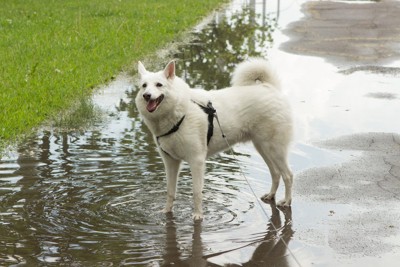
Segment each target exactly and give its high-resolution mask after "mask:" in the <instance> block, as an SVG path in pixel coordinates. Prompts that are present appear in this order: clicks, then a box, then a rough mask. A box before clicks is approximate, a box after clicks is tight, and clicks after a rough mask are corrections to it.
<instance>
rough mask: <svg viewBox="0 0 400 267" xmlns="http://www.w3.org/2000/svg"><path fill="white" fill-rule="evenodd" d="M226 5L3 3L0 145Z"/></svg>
mask: <svg viewBox="0 0 400 267" xmlns="http://www.w3.org/2000/svg"><path fill="white" fill-rule="evenodd" d="M221 2H226V1H225V0H206V1H204V0H201V1H200V0H198V1H194V0H164V1H160V0H157V1H156V0H96V1H94V0H92V1H90V0H12V1H10V0H0V142H1V141H7V140H14V139H15V138H16V137H18V136H20V135H22V134H26V133H28V132H29V131H30V130H31V129H32V128H34V127H36V126H38V125H40V123H42V122H43V121H44V120H48V119H51V118H54V117H56V116H57V114H59V113H60V112H61V111H62V110H65V109H68V107H70V106H71V105H72V104H73V103H75V102H77V101H78V102H79V99H82V98H85V97H87V96H88V95H90V94H91V93H92V89H93V88H94V87H95V86H97V85H100V84H103V83H105V82H107V81H109V80H110V79H112V77H114V76H115V75H116V74H118V73H119V72H120V71H122V70H124V69H125V70H126V69H127V68H129V66H132V63H133V62H136V61H137V60H138V59H143V57H145V56H147V55H150V54H151V53H153V52H155V51H156V50H157V49H160V48H162V47H163V46H165V45H166V44H167V43H168V42H171V41H172V40H173V39H174V38H176V37H177V35H179V34H180V33H182V32H184V31H185V30H188V29H189V28H190V27H192V26H194V25H195V24H196V23H197V22H199V20H200V19H201V18H202V17H204V16H205V15H207V14H208V13H209V12H210V11H211V10H212V9H214V8H215V7H216V6H218V5H219V3H221Z"/></svg>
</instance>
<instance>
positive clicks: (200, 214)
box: [193, 212, 203, 221]
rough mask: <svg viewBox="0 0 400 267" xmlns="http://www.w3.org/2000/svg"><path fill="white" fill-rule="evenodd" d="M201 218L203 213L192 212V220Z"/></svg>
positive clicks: (200, 219)
mask: <svg viewBox="0 0 400 267" xmlns="http://www.w3.org/2000/svg"><path fill="white" fill-rule="evenodd" d="M202 220H203V213H200V212H195V213H193V221H202Z"/></svg>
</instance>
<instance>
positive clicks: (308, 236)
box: [280, 1, 400, 266]
mask: <svg viewBox="0 0 400 267" xmlns="http://www.w3.org/2000/svg"><path fill="white" fill-rule="evenodd" d="M301 10H302V12H303V13H304V17H303V18H302V19H300V20H297V21H294V22H291V23H289V24H288V25H287V27H285V28H284V29H283V33H284V34H285V35H287V36H288V37H289V39H288V41H286V42H284V43H282V45H281V46H280V49H281V50H283V51H285V53H290V54H295V55H306V56H313V57H316V58H322V59H323V60H324V61H325V63H326V66H327V65H329V66H331V67H332V66H333V68H334V69H335V71H334V72H336V74H335V75H332V76H328V75H325V73H329V72H324V71H320V72H318V70H317V69H318V68H314V69H313V67H310V69H309V70H308V72H309V73H308V74H307V73H306V72H304V75H308V76H309V77H310V78H309V79H310V80H312V79H313V77H312V76H313V75H312V73H313V72H317V73H316V74H314V75H318V79H316V83H318V84H319V88H320V90H319V91H317V90H315V91H313V92H311V91H312V90H310V89H307V90H305V92H304V94H305V96H303V98H304V100H302V101H300V100H301V97H297V100H298V101H297V102H303V106H301V104H299V103H295V108H294V109H295V112H297V114H296V116H297V117H298V120H303V121H305V120H308V123H307V125H308V127H309V128H308V129H307V131H306V130H304V132H307V134H306V136H307V138H305V139H307V140H308V142H309V143H310V144H312V146H315V147H317V148H319V149H322V150H328V151H336V152H337V153H342V152H344V151H347V152H349V153H352V154H351V156H350V157H349V158H347V159H346V160H343V161H342V162H336V163H332V164H329V163H328V164H325V166H317V165H318V164H315V166H313V167H311V168H307V169H305V170H301V171H299V172H298V174H297V176H296V180H295V181H296V183H295V192H296V194H297V197H298V198H300V199H303V200H304V201H305V202H313V203H319V204H322V205H326V207H329V208H327V209H328V210H329V212H327V214H328V215H327V217H326V218H328V216H329V219H326V218H325V219H320V218H318V220H317V221H316V222H315V224H314V226H315V229H308V230H306V228H305V227H304V228H303V227H299V230H298V231H297V232H296V236H302V238H304V239H305V240H306V243H308V244H312V245H315V246H317V247H324V248H325V249H326V251H327V252H326V253H325V254H323V255H320V256H321V257H326V260H321V261H318V260H316V258H317V257H318V256H315V255H314V256H311V257H310V258H311V259H310V261H309V262H308V263H305V265H306V266H308V265H310V266H398V264H399V262H400V223H399V222H400V205H399V202H400V135H399V132H400V131H399V130H400V123H399V122H398V118H397V117H398V114H400V86H399V85H400V83H399V80H400V79H399V77H400V75H399V74H400V62H399V59H400V1H380V2H373V1H337V2H335V1H307V2H305V3H304V4H302V7H301ZM298 61H299V62H306V61H305V60H300V59H299V60H298ZM309 66H311V65H309ZM320 66H322V64H320ZM310 73H311V74H310ZM324 75H325V76H324ZM340 75H341V76H340ZM292 76H293V75H292ZM288 77H289V75H288ZM339 79H340V81H338V80H339ZM309 84H311V85H310V86H313V85H312V81H311V82H310V83H309ZM317 86H318V85H316V86H315V87H317ZM327 88H328V89H327ZM321 91H325V93H324V95H323V96H322V97H321V95H322V94H321ZM316 92H318V93H316ZM311 106H313V107H312V108H311ZM315 106H323V107H322V108H316V107H315ZM308 109H311V110H308ZM300 113H301V114H300ZM304 113H308V116H305V115H304ZM310 121H311V122H310ZM310 125H311V126H310ZM321 125H322V126H321ZM299 128H304V127H299ZM322 128H323V129H322ZM321 129H322V130H321ZM300 131H302V129H300ZM318 131H319V133H318V134H317V133H315V132H318ZM300 135H301V134H300ZM311 157H313V155H311ZM314 161H317V160H316V159H314ZM328 161H329V160H328ZM317 212H318V211H314V213H317ZM306 213H307V214H308V215H310V216H312V215H311V214H312V213H311V212H310V213H308V212H306ZM312 245H311V246H312ZM301 260H302V262H303V263H304V262H307V260H306V259H305V258H302V259H301Z"/></svg>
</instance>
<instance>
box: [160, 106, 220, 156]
mask: <svg viewBox="0 0 400 267" xmlns="http://www.w3.org/2000/svg"><path fill="white" fill-rule="evenodd" d="M192 102H193V103H195V104H196V105H198V106H199V107H200V108H201V109H202V110H203V111H204V113H206V114H207V115H208V116H207V117H208V130H207V145H208V144H209V143H210V140H211V137H212V136H213V133H214V116H215V115H214V114H215V112H216V110H215V108H214V107H213V106H212V103H211V101H208V103H207V106H204V105H201V104H199V103H197V102H195V101H193V100H192ZM184 119H185V115H183V117H182V118H181V119H180V120H179V121H178V123H177V124H175V125H174V126H173V127H172V128H171V130H169V131H168V132H166V133H165V134H162V135H159V136H157V137H156V138H157V143H158V146H159V147H160V149H161V150H162V151H163V152H164V153H165V154H167V155H169V154H168V153H167V152H166V151H165V150H163V149H162V148H161V146H160V141H159V139H160V138H161V137H164V136H168V135H170V134H173V133H175V132H176V131H178V130H179V127H180V126H181V124H182V122H183V120H184Z"/></svg>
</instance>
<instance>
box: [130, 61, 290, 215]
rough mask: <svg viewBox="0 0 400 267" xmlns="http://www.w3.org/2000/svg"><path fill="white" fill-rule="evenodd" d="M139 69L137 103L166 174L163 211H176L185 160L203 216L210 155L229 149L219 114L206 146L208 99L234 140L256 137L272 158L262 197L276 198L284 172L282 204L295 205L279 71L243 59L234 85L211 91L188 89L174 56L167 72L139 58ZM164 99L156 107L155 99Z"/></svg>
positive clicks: (231, 141) (258, 145) (287, 114)
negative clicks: (269, 182)
mask: <svg viewBox="0 0 400 267" xmlns="http://www.w3.org/2000/svg"><path fill="white" fill-rule="evenodd" d="M138 70H139V76H140V84H139V86H140V90H139V92H138V94H137V96H136V99H135V101H136V106H137V108H138V110H139V112H140V114H141V116H142V118H143V120H144V122H145V124H146V125H147V126H148V128H149V129H150V131H151V133H152V134H153V136H154V139H155V141H156V143H157V146H158V147H159V153H160V155H161V157H162V159H163V162H164V165H165V170H166V175H167V203H166V206H165V209H164V210H163V211H164V212H171V211H172V206H173V201H174V199H175V194H176V186H177V178H178V174H179V170H180V165H181V161H182V160H183V161H186V162H187V163H188V164H189V166H190V170H191V173H192V178H193V199H194V214H193V218H194V219H195V220H199V219H202V218H203V210H202V190H203V182H204V172H205V162H206V159H207V157H209V156H211V155H213V154H215V153H217V152H220V151H223V150H225V149H227V148H228V147H227V143H226V141H225V140H224V139H223V137H222V136H221V134H220V129H219V128H218V125H217V123H216V120H215V119H214V135H213V136H212V138H211V140H210V143H209V144H208V145H207V131H208V120H207V115H206V114H205V112H204V111H203V110H202V109H201V108H200V107H199V106H198V105H197V104H196V103H200V104H202V105H204V106H206V105H207V103H208V101H211V102H212V105H213V107H214V108H215V109H216V110H217V114H218V117H219V120H220V123H221V127H222V129H223V131H224V133H225V135H226V138H227V140H228V142H229V144H231V145H233V144H235V143H238V142H245V141H252V142H253V144H254V146H255V148H256V149H257V151H258V152H259V153H260V154H261V156H262V157H263V159H264V161H265V162H266V163H267V165H268V167H269V170H270V173H271V176H272V186H271V190H270V192H269V193H268V194H266V195H264V196H263V199H265V200H271V199H273V198H274V197H275V193H276V191H277V189H278V185H279V181H280V177H281V176H282V178H283V181H284V183H285V198H284V199H283V200H281V201H279V202H278V205H282V206H289V205H290V204H291V201H292V183H293V175H292V172H291V170H290V168H289V166H288V161H287V155H288V148H289V144H290V141H291V139H292V117H291V111H290V107H289V104H288V102H287V100H286V98H285V96H284V95H283V93H282V91H281V90H280V89H279V81H278V79H277V76H276V74H275V73H274V71H272V68H271V67H270V65H269V63H268V62H267V61H266V60H264V59H260V58H253V59H250V60H248V61H246V62H243V63H241V64H239V65H238V66H237V68H236V70H235V71H234V73H233V77H232V87H229V88H225V89H221V90H212V91H204V90H200V89H191V88H189V86H188V85H187V84H186V83H185V82H184V81H183V80H182V79H180V78H179V77H177V76H175V62H174V61H171V62H170V63H168V65H167V66H166V67H165V69H164V70H163V71H159V72H155V73H154V72H149V71H147V70H146V69H145V67H144V66H143V64H142V63H141V62H139V64H138ZM145 97H146V99H145ZM161 98H162V101H161V103H159V105H158V106H157V107H156V109H155V110H152V109H154V103H155V102H154V101H155V99H161ZM149 99H150V100H149ZM149 101H153V102H152V106H153V107H152V108H150V110H152V111H151V112H150V111H149V110H148V108H149V105H150V104H149V103H150V102H149ZM194 102H196V103H194ZM183 116H185V118H184V120H183V121H182V124H181V125H180V127H179V130H178V131H176V132H174V133H172V134H170V135H168V136H164V137H160V138H159V140H158V141H157V138H156V136H160V135H163V134H165V133H167V132H168V131H170V130H171V128H173V126H174V125H176V124H177V123H178V121H179V120H180V119H181V118H182V117H183Z"/></svg>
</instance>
